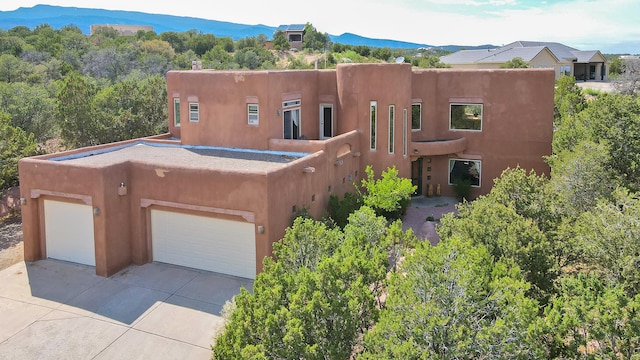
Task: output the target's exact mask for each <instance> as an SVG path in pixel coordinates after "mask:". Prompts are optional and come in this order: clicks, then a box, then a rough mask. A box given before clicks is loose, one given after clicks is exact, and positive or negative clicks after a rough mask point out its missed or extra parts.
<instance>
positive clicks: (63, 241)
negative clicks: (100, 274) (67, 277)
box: [44, 200, 96, 266]
mask: <svg viewBox="0 0 640 360" xmlns="http://www.w3.org/2000/svg"><path fill="white" fill-rule="evenodd" d="M44 225H45V239H46V247H47V257H49V258H52V259H58V260H65V261H71V262H75V263H79V264H84V265H91V266H95V265H96V255H95V240H94V233H93V209H92V208H91V206H89V205H84V204H76V203H68V202H63V201H53V200H45V201H44Z"/></svg>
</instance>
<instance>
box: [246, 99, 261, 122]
mask: <svg viewBox="0 0 640 360" xmlns="http://www.w3.org/2000/svg"><path fill="white" fill-rule="evenodd" d="M247 123H248V124H249V125H258V124H259V123H260V116H259V107H258V104H247Z"/></svg>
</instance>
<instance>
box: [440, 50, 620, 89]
mask: <svg viewBox="0 0 640 360" xmlns="http://www.w3.org/2000/svg"><path fill="white" fill-rule="evenodd" d="M515 58H521V59H522V60H524V61H526V62H528V63H529V66H530V67H532V68H552V69H554V70H555V73H556V79H557V78H559V77H560V76H561V75H572V76H574V77H575V78H576V79H577V80H584V81H587V80H608V77H609V69H608V67H607V60H606V59H605V57H604V56H603V55H602V53H601V52H600V51H599V50H584V51H583V50H578V49H574V48H572V47H569V46H566V45H563V44H560V43H556V42H542V41H516V42H512V43H510V44H507V45H505V46H502V47H498V48H493V49H482V50H460V51H458V52H455V53H453V54H450V55H446V56H443V57H441V58H440V61H441V62H442V63H444V64H447V65H450V66H451V67H452V68H459V69H498V68H500V66H501V65H503V64H504V63H506V62H507V61H510V60H513V59H515Z"/></svg>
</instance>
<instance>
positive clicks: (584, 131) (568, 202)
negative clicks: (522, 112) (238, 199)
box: [213, 76, 640, 359]
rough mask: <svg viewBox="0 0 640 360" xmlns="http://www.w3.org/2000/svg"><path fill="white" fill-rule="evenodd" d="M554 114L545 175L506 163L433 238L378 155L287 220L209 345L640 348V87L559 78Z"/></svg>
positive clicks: (551, 354) (547, 350) (554, 353)
mask: <svg viewBox="0 0 640 360" xmlns="http://www.w3.org/2000/svg"><path fill="white" fill-rule="evenodd" d="M554 126H555V132H554V138H553V153H552V155H550V156H549V157H548V158H547V161H548V163H549V165H550V167H551V174H550V176H548V175H549V174H536V173H535V172H533V171H531V172H527V171H525V170H524V169H521V168H512V169H507V170H505V171H504V172H503V173H502V175H501V176H500V177H499V178H498V179H496V180H495V186H494V188H493V189H492V190H491V192H490V193H489V194H487V195H485V196H481V197H479V198H477V199H475V200H473V201H471V202H463V203H461V204H459V205H458V207H457V209H458V214H457V215H454V214H448V215H445V216H444V217H443V218H442V219H441V220H440V223H439V225H438V226H437V231H438V234H439V235H440V238H441V241H440V242H439V243H438V245H436V246H432V245H430V244H429V243H428V242H423V241H419V240H418V239H416V238H415V236H414V235H413V233H412V231H411V230H409V231H406V232H405V231H403V230H402V226H401V224H400V223H399V222H398V221H397V220H394V219H396V218H398V214H399V213H401V210H400V209H401V208H402V206H403V205H402V204H403V201H402V199H407V198H408V196H409V195H408V194H410V192H411V186H410V183H409V184H408V185H409V186H408V187H404V186H403V185H402V181H409V180H408V179H400V178H397V173H394V172H393V169H389V170H388V171H387V172H386V173H383V174H382V176H381V177H380V178H379V179H378V180H374V179H373V177H372V173H371V169H368V170H367V174H368V176H367V179H365V180H363V181H362V183H361V184H356V185H357V187H356V189H355V191H354V192H353V193H347V194H346V195H345V197H344V198H343V199H335V198H334V199H332V204H331V206H330V210H329V212H328V214H327V215H326V216H325V217H323V218H321V219H317V220H314V219H309V218H302V217H300V218H297V219H296V220H295V221H294V223H293V225H292V226H291V227H290V228H289V229H287V232H286V235H285V237H284V239H283V240H282V241H280V242H279V243H277V244H275V245H274V259H271V258H268V259H265V261H264V272H263V273H261V274H259V275H258V277H257V278H256V281H255V285H254V289H253V293H251V292H249V291H246V290H243V291H242V293H241V294H240V295H238V296H237V297H236V298H235V299H234V301H233V302H230V303H228V304H227V305H226V306H225V310H224V316H225V319H226V321H227V322H226V325H225V328H224V332H223V333H222V334H221V335H220V336H219V337H218V338H217V339H216V342H215V345H214V347H213V357H214V358H215V359H229V358H243V359H244V358H251V359H273V358H278V359H301V358H304V359H351V358H357V359H476V358H490V359H568V358H571V359H602V358H607V359H613V358H616V359H632V358H637V357H638V356H640V255H639V252H638V249H640V194H639V193H638V191H640V140H638V139H639V138H640V137H639V136H638V134H639V133H640V98H638V97H637V95H628V94H621V93H614V94H605V93H598V94H596V95H595V96H594V95H590V96H589V97H587V96H585V94H583V93H582V92H581V90H580V88H579V87H578V86H577V85H576V84H575V79H573V78H572V77H568V76H564V77H562V78H560V79H559V80H558V81H557V87H556V93H555V118H554ZM397 189H404V191H397ZM399 193H400V194H404V195H401V196H398V195H399ZM383 204H390V205H389V207H387V205H384V206H383ZM389 209H395V210H396V211H389ZM398 210H399V212H398Z"/></svg>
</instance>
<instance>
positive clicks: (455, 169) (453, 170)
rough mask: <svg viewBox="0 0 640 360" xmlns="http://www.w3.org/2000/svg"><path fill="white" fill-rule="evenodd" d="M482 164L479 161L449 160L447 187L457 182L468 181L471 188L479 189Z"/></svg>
mask: <svg viewBox="0 0 640 360" xmlns="http://www.w3.org/2000/svg"><path fill="white" fill-rule="evenodd" d="M481 174H482V163H481V162H480V161H479V160H464V159H449V185H453V184H455V183H457V182H459V181H469V183H470V184H471V186H473V187H480V176H481Z"/></svg>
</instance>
